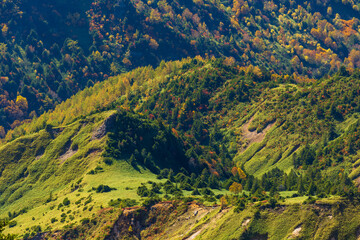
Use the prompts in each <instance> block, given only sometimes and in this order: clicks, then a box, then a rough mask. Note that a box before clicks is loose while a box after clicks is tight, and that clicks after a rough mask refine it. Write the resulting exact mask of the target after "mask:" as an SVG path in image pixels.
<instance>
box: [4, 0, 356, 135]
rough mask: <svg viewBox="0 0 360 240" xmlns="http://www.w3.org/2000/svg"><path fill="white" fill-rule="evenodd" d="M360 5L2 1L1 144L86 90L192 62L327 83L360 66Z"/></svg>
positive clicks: (237, 0)
mask: <svg viewBox="0 0 360 240" xmlns="http://www.w3.org/2000/svg"><path fill="white" fill-rule="evenodd" d="M359 4H360V3H359V1H358V0H351V1H340V0H337V1H288V0H272V1H260V0H251V1H243V0H234V1H228V0H225V1H208V0H205V1H203V0H199V1H198V0H197V1H166V0H162V1H157V0H155V1H140V0H86V1H78V2H73V1H59V0H56V1H51V2H49V1H44V0H37V1H29V0H6V1H2V2H1V3H0V25H1V34H0V63H1V65H0V86H1V88H0V107H1V110H0V126H1V129H0V136H4V134H5V132H6V131H7V130H8V129H13V128H15V127H16V126H18V125H19V124H20V122H21V121H23V120H25V119H30V118H33V117H34V116H39V115H40V114H42V113H43V112H44V111H46V110H49V109H53V108H54V106H55V105H56V104H57V103H59V102H61V101H63V100H65V99H67V98H68V97H70V96H71V95H73V94H74V93H76V92H77V91H79V90H80V89H83V88H85V87H87V86H92V85H93V84H94V83H96V82H98V81H102V80H104V79H106V78H108V77H109V76H111V75H117V74H119V73H120V72H124V71H127V70H129V69H133V68H136V67H138V66H147V65H152V66H157V65H158V64H159V63H160V62H161V61H162V60H175V59H181V58H184V57H188V56H191V57H194V56H196V55H201V56H203V57H205V56H209V57H211V56H215V57H229V58H228V62H230V63H231V62H234V61H238V62H239V63H240V64H241V65H242V66H248V65H250V64H252V65H255V66H259V67H264V68H266V69H268V70H269V71H274V72H276V73H278V74H288V75H292V74H294V73H295V74H297V75H302V76H310V77H315V78H321V77H322V76H324V74H328V73H330V74H333V73H335V72H337V71H338V69H339V68H340V66H341V65H345V66H347V67H349V68H354V67H359V66H360V65H359V64H360V60H359V52H360V49H359V43H360V38H359V17H358V16H359Z"/></svg>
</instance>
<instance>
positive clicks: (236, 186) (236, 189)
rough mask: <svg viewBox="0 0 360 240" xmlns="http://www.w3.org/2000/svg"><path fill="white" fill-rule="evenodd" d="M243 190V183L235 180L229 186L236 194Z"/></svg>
mask: <svg viewBox="0 0 360 240" xmlns="http://www.w3.org/2000/svg"><path fill="white" fill-rule="evenodd" d="M242 190H243V187H242V185H241V184H240V183H237V182H233V184H231V186H230V187H229V191H230V192H232V193H235V194H239V193H241V192H242Z"/></svg>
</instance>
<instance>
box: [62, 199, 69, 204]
mask: <svg viewBox="0 0 360 240" xmlns="http://www.w3.org/2000/svg"><path fill="white" fill-rule="evenodd" d="M62 203H63V205H64V206H69V205H70V200H69V199H68V198H65V199H64V200H63V202H62Z"/></svg>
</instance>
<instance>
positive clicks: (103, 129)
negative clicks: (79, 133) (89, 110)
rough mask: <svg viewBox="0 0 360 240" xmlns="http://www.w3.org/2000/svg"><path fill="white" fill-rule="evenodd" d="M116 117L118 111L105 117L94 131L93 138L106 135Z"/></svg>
mask: <svg viewBox="0 0 360 240" xmlns="http://www.w3.org/2000/svg"><path fill="white" fill-rule="evenodd" d="M115 119H116V113H114V114H112V115H111V116H110V117H108V118H107V119H105V121H104V122H103V124H101V125H100V127H98V129H96V130H95V131H94V133H93V136H92V139H93V140H94V139H100V138H103V137H105V135H106V133H107V132H108V131H109V130H110V129H111V127H112V126H113V124H114V122H115Z"/></svg>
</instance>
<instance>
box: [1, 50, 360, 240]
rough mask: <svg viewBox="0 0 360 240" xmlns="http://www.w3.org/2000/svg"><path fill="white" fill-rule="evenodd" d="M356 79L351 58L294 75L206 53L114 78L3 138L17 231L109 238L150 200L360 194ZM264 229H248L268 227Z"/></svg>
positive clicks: (245, 202) (4, 181) (345, 199)
mask: <svg viewBox="0 0 360 240" xmlns="http://www.w3.org/2000/svg"><path fill="white" fill-rule="evenodd" d="M359 81H360V74H359V71H358V70H351V69H346V68H344V67H342V68H340V70H339V71H338V72H337V73H336V74H334V75H333V76H332V77H325V78H322V79H320V80H313V81H301V80H300V79H297V81H295V79H294V78H293V77H291V76H288V75H285V76H282V75H278V74H274V73H271V72H269V71H266V70H265V69H260V68H258V67H253V66H250V67H242V66H239V65H236V64H233V63H231V62H230V63H229V62H228V59H215V58H213V59H202V58H201V57H197V58H193V59H190V58H189V59H184V60H182V61H174V62H162V63H161V64H160V66H159V67H158V68H156V69H153V68H152V67H150V66H148V67H142V68H137V69H135V70H133V71H130V72H128V73H124V74H121V75H118V76H115V77H111V78H109V79H108V80H106V81H104V82H101V83H97V84H95V85H94V86H93V87H89V88H86V89H85V90H83V91H81V92H79V93H77V94H76V95H74V96H73V97H71V98H70V99H68V100H66V101H65V102H63V103H61V104H59V105H58V106H57V107H56V108H55V109H54V110H53V111H49V112H47V113H44V114H42V115H41V116H39V117H38V118H34V119H33V120H32V121H31V122H29V123H25V124H23V125H21V126H19V127H17V128H15V129H14V130H11V131H9V132H8V134H7V136H6V137H5V139H3V141H2V145H1V148H0V161H1V165H0V166H1V175H0V180H1V181H0V194H1V195H0V204H1V206H0V209H1V212H2V213H7V212H9V213H8V217H9V218H10V219H11V221H12V225H11V226H12V228H10V229H9V230H8V231H9V232H14V233H19V232H22V233H23V232H26V234H27V235H26V236H31V235H33V236H34V235H36V234H37V232H44V231H45V232H48V233H49V234H52V233H54V232H52V230H56V229H59V228H65V230H64V232H63V233H64V234H74V235H73V236H74V238H81V235H80V234H81V233H83V234H85V233H86V232H87V230H86V229H87V228H88V227H90V228H92V229H93V231H90V232H88V233H89V234H99V235H97V236H100V237H105V236H108V237H109V236H111V234H112V231H113V230H114V228H115V225H114V224H115V221H116V219H117V217H118V215H119V214H120V212H118V211H120V209H121V208H123V207H130V206H134V205H138V204H139V202H140V203H142V205H143V206H144V208H145V212H146V214H148V213H149V212H148V210H149V209H153V208H151V206H153V205H154V204H155V203H157V202H159V201H160V200H171V201H175V202H176V201H179V200H181V201H185V202H189V201H193V200H196V201H200V202H203V203H205V204H209V203H214V202H218V203H221V206H222V209H223V208H224V207H225V206H228V205H230V206H234V208H235V210H236V212H241V211H243V210H244V209H245V207H246V208H248V207H251V206H255V207H260V210H264V209H267V208H269V207H270V208H271V209H272V208H275V207H276V206H278V203H281V201H284V204H287V205H289V204H290V205H293V204H294V203H295V204H298V203H302V202H303V201H304V200H306V199H307V200H306V201H305V202H306V203H314V202H315V201H317V203H322V204H329V205H330V206H329V207H330V208H332V207H333V206H335V205H336V204H338V203H339V202H341V204H344V206H346V207H349V206H350V205H349V204H351V203H356V202H357V201H358V200H357V199H358V198H359V194H358V190H357V187H356V185H357V184H358V177H359V171H360V168H359V162H358V157H359V154H358V152H359V148H360V145H359V139H358V137H357V136H358V134H359V127H360V123H359V120H358V117H359V109H360V97H359V96H360V94H359V92H358V91H359V90H358V86H359V83H360V82H359ZM228 189H229V190H230V192H233V193H235V194H230V193H229V192H228V191H227V190H228ZM243 189H244V190H245V195H239V194H238V193H239V192H241V190H243ZM199 194H200V195H199ZM307 196H309V198H308V197H307ZM314 196H316V198H314ZM285 198H288V199H286V200H285ZM254 204H255V205H254ZM334 204H335V205H334ZM180 205H181V204H180ZM344 206H342V207H344ZM106 207H110V208H106ZM338 207H339V206H338ZM340 207H341V206H340ZM104 208H105V209H104ZM290 209H291V208H290ZM183 210H184V209H183ZM98 211H99V212H98ZM140 211H142V210H140ZM179 211H180V210H179ZM231 211H233V210H231ZM271 211H272V210H270V213H271ZM294 211H295V212H296V211H297V210H296V209H295V210H294ZM180 212H181V211H180ZM98 213H99V214H100V213H103V214H104V216H107V219H108V220H106V221H104V222H106V223H104V224H100V223H99V222H98V221H99V219H97V218H96V216H95V215H96V214H98ZM278 213H279V212H277V213H276V214H278ZM280 213H281V212H280ZM139 214H140V215H141V216H145V215H146V214H145V213H144V214H145V215H143V213H139ZM3 215H5V214H3ZM290 215H291V214H290ZM121 216H123V215H121ZM146 216H147V215H146ZM150 216H151V215H150ZM291 216H294V215H291ZM2 217H5V216H2ZM254 217H255V216H254ZM251 218H252V217H251ZM257 218H258V216H257ZM274 218H276V216H274ZM34 219H35V220H34ZM143 220H144V219H143ZM205 220H206V219H205ZM205 220H204V221H205ZM34 221H35V222H34ZM119 221H120V220H119ZM149 221H150V220H149ZM154 221H155V220H154ZM206 221H207V220H206ZM259 221H260V220H259ZM294 221H295V220H294ZM150 222H151V221H150ZM98 223H99V224H98ZM87 224H90V225H87ZM146 224H149V222H146ZM253 224H254V225H253V226H254V228H253V229H251V231H250V232H248V233H246V234H250V235H251V234H254V236H256V235H257V234H260V235H263V234H266V233H264V231H265V230H264V231H263V230H259V229H258V226H261V224H262V223H261V222H254V223H253ZM294 224H296V223H295V222H294ZM354 224H355V223H354ZM355 225H356V224H355ZM355 225H354V226H352V227H351V231H355V232H356V231H357V230H356V229H357V225H356V226H355ZM81 226H83V227H85V228H83V227H81ZM305 226H306V224H305V223H304V228H305ZM336 226H337V225H334V228H336ZM79 227H80V228H79ZM133 227H134V226H133ZM292 227H296V226H295V225H291V226H289V229H287V230H286V231H290V228H292ZM95 228H96V229H97V230H95ZM129 229H130V228H129V227H128V229H127V231H129V232H130V235H131V234H133V233H135V230H134V232H133V233H132V231H130V230H129ZM349 229H350V228H349ZM313 230H314V229H313ZM313 230H311V231H313ZM154 231H155V234H156V231H158V230H154ZM266 231H268V232H267V234H275V233H272V232H271V231H272V230H271V229H268V230H266ZM309 231H310V230H309ZM314 231H315V230H314ZM349 231H350V230H349ZM88 233H86V234H88ZM289 233H290V232H289ZM109 234H110V235H109ZM149 234H150V233H149ZM151 234H152V233H151ZM151 234H150V236H151ZM209 234H210V233H209ZM281 234H283V235H284V236H287V234H288V232H285V233H281ZM306 234H308V235H307V236H311V234H314V233H306ZM331 234H332V233H331ZM337 234H344V235H346V234H347V233H346V232H338V233H337ZM351 234H353V233H352V232H351ZM84 236H85V235H84ZM244 236H246V235H244ZM271 236H272V235H271ZM274 236H277V235H274ZM354 236H355V235H354ZM273 239H276V237H274V238H273ZM320 239H321V238H320Z"/></svg>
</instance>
